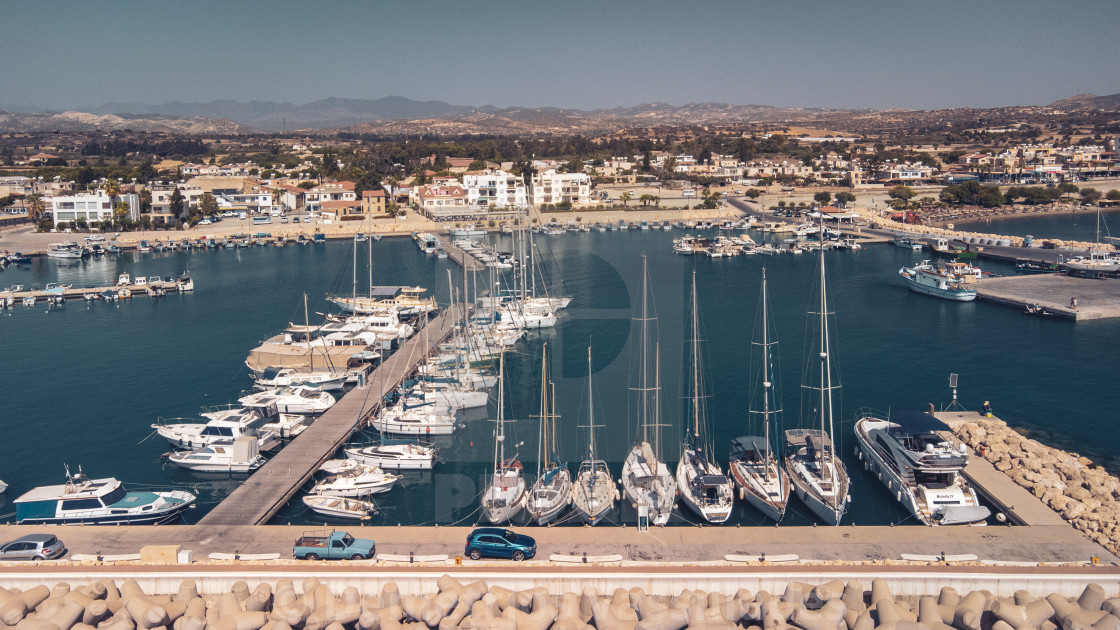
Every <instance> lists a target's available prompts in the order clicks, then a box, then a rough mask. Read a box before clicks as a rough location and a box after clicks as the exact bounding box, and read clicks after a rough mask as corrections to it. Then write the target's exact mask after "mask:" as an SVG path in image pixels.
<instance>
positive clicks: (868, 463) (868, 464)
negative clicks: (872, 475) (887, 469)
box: [863, 462, 871, 470]
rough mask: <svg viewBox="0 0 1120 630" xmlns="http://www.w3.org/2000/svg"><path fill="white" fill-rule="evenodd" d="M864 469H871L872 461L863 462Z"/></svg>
mask: <svg viewBox="0 0 1120 630" xmlns="http://www.w3.org/2000/svg"><path fill="white" fill-rule="evenodd" d="M863 469H864V470H871V462H863Z"/></svg>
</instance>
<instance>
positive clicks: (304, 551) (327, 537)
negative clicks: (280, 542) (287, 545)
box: [292, 529, 377, 560]
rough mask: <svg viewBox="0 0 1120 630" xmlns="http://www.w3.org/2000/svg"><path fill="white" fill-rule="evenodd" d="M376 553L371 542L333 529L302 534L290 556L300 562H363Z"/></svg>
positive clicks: (374, 546) (375, 546)
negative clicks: (347, 560)
mask: <svg viewBox="0 0 1120 630" xmlns="http://www.w3.org/2000/svg"><path fill="white" fill-rule="evenodd" d="M376 553H377V545H376V544H374V542H373V541H372V540H366V539H364V538H354V537H353V536H351V535H350V534H348V533H347V532H340V531H336V530H333V529H326V530H316V531H310V532H304V534H303V535H302V536H300V537H299V538H298V539H297V540H296V544H295V546H294V547H293V548H292V555H294V556H295V557H296V558H297V559H302V560H343V559H350V560H363V559H369V558H372V557H373V556H374V554H376Z"/></svg>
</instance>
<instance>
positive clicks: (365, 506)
mask: <svg viewBox="0 0 1120 630" xmlns="http://www.w3.org/2000/svg"><path fill="white" fill-rule="evenodd" d="M303 504H304V505H306V506H307V507H308V508H310V509H311V511H312V512H315V513H317V514H322V515H323V516H331V517H334V518H344V519H354V520H359V521H364V520H368V519H370V518H373V517H374V516H375V515H376V514H377V506H376V505H374V504H373V502H372V501H363V500H361V499H349V498H347V497H336V496H331V495H327V494H309V495H307V496H305V497H303Z"/></svg>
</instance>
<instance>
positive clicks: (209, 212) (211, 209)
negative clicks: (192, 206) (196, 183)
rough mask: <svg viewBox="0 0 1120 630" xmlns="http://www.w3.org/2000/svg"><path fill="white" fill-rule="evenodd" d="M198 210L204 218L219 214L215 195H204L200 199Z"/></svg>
mask: <svg viewBox="0 0 1120 630" xmlns="http://www.w3.org/2000/svg"><path fill="white" fill-rule="evenodd" d="M198 209H199V210H200V211H201V212H202V214H203V216H207V217H212V216H214V215H215V214H218V200H217V199H214V195H211V194H210V193H208V192H206V193H202V194H201V195H200V196H199V197H198Z"/></svg>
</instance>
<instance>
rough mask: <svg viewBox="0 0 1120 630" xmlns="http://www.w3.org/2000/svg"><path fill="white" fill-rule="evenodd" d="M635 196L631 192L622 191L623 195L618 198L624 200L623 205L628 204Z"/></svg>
mask: <svg viewBox="0 0 1120 630" xmlns="http://www.w3.org/2000/svg"><path fill="white" fill-rule="evenodd" d="M633 198H634V197H633V196H632V195H631V194H630V193H628V192H624V193H622V195H621V196H620V197H619V198H618V200H619V201H621V202H622V205H623V206H626V204H628V203H630V200H631V199H633Z"/></svg>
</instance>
